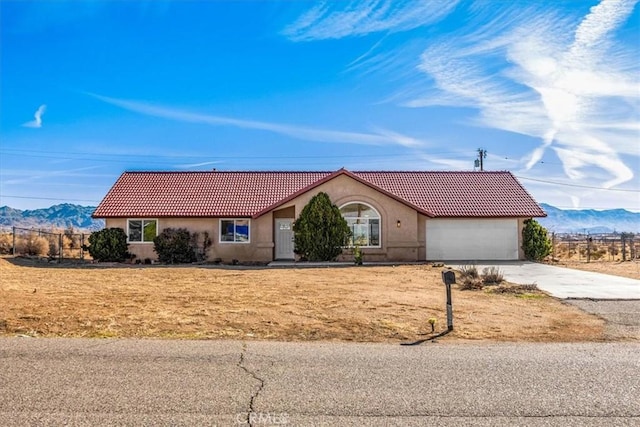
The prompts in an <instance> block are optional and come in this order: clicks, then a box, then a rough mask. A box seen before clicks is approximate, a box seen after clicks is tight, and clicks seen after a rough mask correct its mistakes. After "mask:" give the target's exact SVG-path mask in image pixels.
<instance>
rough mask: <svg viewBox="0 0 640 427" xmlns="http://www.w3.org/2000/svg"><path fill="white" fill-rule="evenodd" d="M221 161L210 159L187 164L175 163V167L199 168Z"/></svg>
mask: <svg viewBox="0 0 640 427" xmlns="http://www.w3.org/2000/svg"><path fill="white" fill-rule="evenodd" d="M220 163H222V161H221V160H216V161H212V162H200V163H191V164H188V165H184V164H182V165H176V166H175V167H177V168H180V169H193V168H201V167H203V166H211V165H217V164H220Z"/></svg>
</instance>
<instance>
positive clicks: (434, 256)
mask: <svg viewBox="0 0 640 427" xmlns="http://www.w3.org/2000/svg"><path fill="white" fill-rule="evenodd" d="M426 229H427V239H426V241H427V260H430V261H438V260H451V261H474V260H475V261H479V260H515V259H518V220H517V219H511V218H510V219H427V227H426Z"/></svg>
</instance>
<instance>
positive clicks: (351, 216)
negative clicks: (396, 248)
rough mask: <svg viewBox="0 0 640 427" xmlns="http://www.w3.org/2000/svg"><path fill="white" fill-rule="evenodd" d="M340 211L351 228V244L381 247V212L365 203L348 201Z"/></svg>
mask: <svg viewBox="0 0 640 427" xmlns="http://www.w3.org/2000/svg"><path fill="white" fill-rule="evenodd" d="M340 213H342V216H343V217H344V219H345V220H346V221H347V224H348V225H349V228H350V229H351V241H350V242H349V243H350V246H360V247H365V248H366V247H374V248H379V247H380V214H379V213H378V211H376V210H375V209H374V208H372V207H371V206H369V205H365V204H364V203H348V204H346V205H344V206H342V207H341V208H340Z"/></svg>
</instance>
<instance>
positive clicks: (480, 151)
mask: <svg viewBox="0 0 640 427" xmlns="http://www.w3.org/2000/svg"><path fill="white" fill-rule="evenodd" d="M486 158H487V150H485V149H483V148H478V158H477V159H476V160H475V161H474V162H473V166H474V167H476V168H477V167H478V166H479V167H480V172H482V171H484V164H483V162H482V160H483V159H486Z"/></svg>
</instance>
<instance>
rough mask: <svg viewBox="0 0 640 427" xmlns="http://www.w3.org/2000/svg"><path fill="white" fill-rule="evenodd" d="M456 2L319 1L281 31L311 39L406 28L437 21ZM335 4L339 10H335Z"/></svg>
mask: <svg viewBox="0 0 640 427" xmlns="http://www.w3.org/2000/svg"><path fill="white" fill-rule="evenodd" d="M457 3H458V1H457V0H431V1H413V0H408V1H391V0H369V1H356V2H349V3H347V2H340V3H333V4H331V5H329V4H327V3H321V4H318V5H317V6H315V7H313V8H312V9H310V10H309V11H308V12H306V13H305V14H303V15H302V16H300V18H298V20H296V21H295V22H294V23H292V24H291V25H288V26H287V27H286V28H285V29H284V30H283V31H282V34H283V35H285V36H287V37H288V38H290V39H291V40H294V41H311V40H323V39H339V38H342V37H347V36H364V35H367V34H370V33H375V32H380V31H388V32H400V31H407V30H412V29H414V28H417V27H421V26H424V25H428V24H431V23H434V22H437V21H439V20H441V19H442V18H444V17H445V16H447V15H448V14H449V13H451V11H452V10H453V9H455V7H456V5H457ZM336 5H337V6H338V7H342V9H341V10H335V7H334V6H336Z"/></svg>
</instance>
